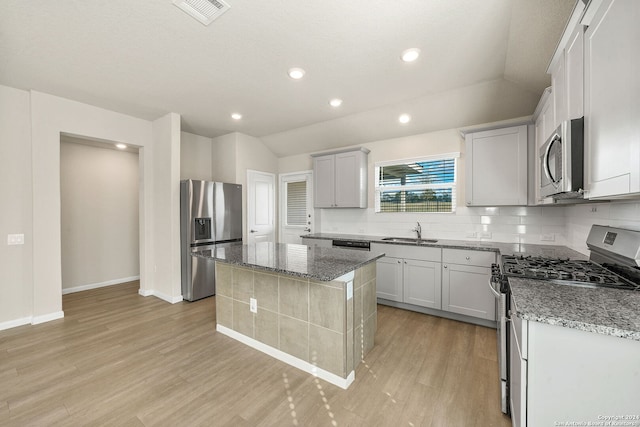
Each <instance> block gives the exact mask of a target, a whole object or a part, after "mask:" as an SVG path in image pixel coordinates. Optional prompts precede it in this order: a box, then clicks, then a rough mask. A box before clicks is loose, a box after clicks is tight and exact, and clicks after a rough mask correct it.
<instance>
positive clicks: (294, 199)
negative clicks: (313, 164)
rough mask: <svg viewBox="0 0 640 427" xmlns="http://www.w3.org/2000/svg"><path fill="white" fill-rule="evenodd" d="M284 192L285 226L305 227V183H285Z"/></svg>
mask: <svg viewBox="0 0 640 427" xmlns="http://www.w3.org/2000/svg"><path fill="white" fill-rule="evenodd" d="M286 191H287V224H286V225H307V181H293V182H287V190H286Z"/></svg>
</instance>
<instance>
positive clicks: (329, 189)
mask: <svg viewBox="0 0 640 427" xmlns="http://www.w3.org/2000/svg"><path fill="white" fill-rule="evenodd" d="M313 174H314V176H313V190H314V191H313V201H314V207H316V208H331V207H333V206H334V205H335V156H334V155H329V156H321V157H314V158H313Z"/></svg>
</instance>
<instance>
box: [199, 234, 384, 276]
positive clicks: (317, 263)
mask: <svg viewBox="0 0 640 427" xmlns="http://www.w3.org/2000/svg"><path fill="white" fill-rule="evenodd" d="M193 255H195V256H199V257H203V258H214V259H215V260H216V261H219V262H224V263H227V264H234V265H239V266H243V267H252V268H256V269H259V270H266V271H272V272H275V273H282V274H289V275H292V276H297V277H304V278H308V279H314V280H319V281H323V282H329V281H332V280H335V279H337V278H338V277H340V276H342V275H344V274H346V273H349V272H350V271H353V270H356V269H357V268H360V267H362V266H364V265H366V264H369V263H370V262H374V261H375V260H377V259H378V258H382V257H383V256H384V254H383V253H374V252H367V251H354V250H352V249H337V248H319V247H309V246H305V245H293V244H286V243H273V242H263V243H256V244H253V245H234V246H228V247H218V248H215V249H213V250H203V251H198V252H194V253H193Z"/></svg>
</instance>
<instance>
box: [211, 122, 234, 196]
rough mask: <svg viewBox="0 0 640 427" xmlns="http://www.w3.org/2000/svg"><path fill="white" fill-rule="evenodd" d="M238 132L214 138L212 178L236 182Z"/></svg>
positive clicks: (219, 180)
mask: <svg viewBox="0 0 640 427" xmlns="http://www.w3.org/2000/svg"><path fill="white" fill-rule="evenodd" d="M236 140H237V134H236V133H229V134H227V135H222V136H219V137H217V138H214V139H213V140H212V148H211V178H212V180H213V181H218V182H230V183H232V184H239V183H238V182H236V178H237V177H236V161H237V154H236V148H237V143H236Z"/></svg>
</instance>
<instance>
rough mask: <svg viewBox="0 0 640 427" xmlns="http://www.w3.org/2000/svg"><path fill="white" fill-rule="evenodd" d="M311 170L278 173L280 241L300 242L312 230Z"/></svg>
mask: <svg viewBox="0 0 640 427" xmlns="http://www.w3.org/2000/svg"><path fill="white" fill-rule="evenodd" d="M311 180H312V173H311V171H304V172H298V173H289V174H281V175H280V192H279V195H280V242H282V243H296V244H302V238H301V237H300V236H301V235H302V234H306V233H310V232H311V230H312V227H311V225H312V223H313V220H312V215H313V183H312V181H311Z"/></svg>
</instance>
